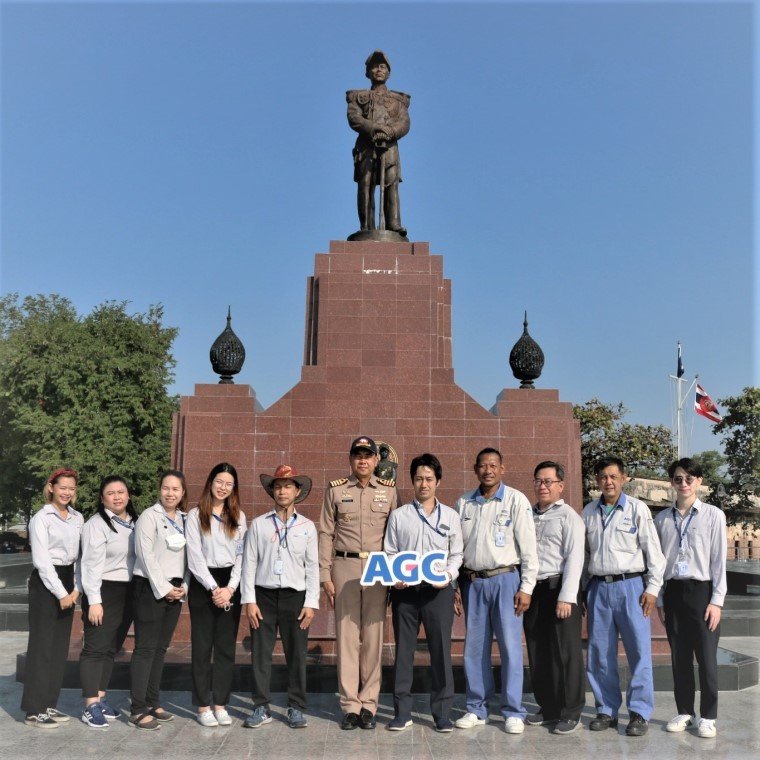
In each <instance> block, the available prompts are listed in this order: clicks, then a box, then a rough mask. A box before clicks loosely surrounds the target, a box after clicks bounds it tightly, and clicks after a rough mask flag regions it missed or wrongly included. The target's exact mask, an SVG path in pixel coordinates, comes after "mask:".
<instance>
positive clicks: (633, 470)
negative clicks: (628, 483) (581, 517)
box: [573, 398, 674, 501]
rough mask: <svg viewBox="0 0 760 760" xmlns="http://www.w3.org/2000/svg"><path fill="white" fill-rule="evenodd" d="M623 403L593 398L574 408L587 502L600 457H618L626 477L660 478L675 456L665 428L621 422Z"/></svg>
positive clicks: (623, 412) (593, 484) (624, 409)
mask: <svg viewBox="0 0 760 760" xmlns="http://www.w3.org/2000/svg"><path fill="white" fill-rule="evenodd" d="M626 414H627V409H626V408H625V407H624V406H623V404H622V403H618V404H605V403H604V402H602V401H600V400H599V399H597V398H592V399H591V400H590V401H587V402H586V403H585V404H576V405H575V406H573V416H574V417H575V419H577V420H579V421H580V424H581V471H582V474H583V498H584V501H588V500H589V499H590V498H591V496H590V491H591V490H592V489H593V488H594V487H595V479H594V463H595V462H596V461H597V460H598V459H599V458H600V457H602V456H617V457H620V458H621V459H622V460H623V461H624V462H625V464H626V467H627V470H628V474H629V475H637V474H638V475H640V476H651V475H658V476H660V477H662V476H663V475H664V474H665V468H666V467H667V466H668V465H669V464H670V463H671V461H672V460H673V457H674V447H673V439H672V434H671V432H670V430H669V429H668V428H667V427H665V426H664V425H631V424H630V423H627V422H623V421H622V420H623V417H625V415H626Z"/></svg>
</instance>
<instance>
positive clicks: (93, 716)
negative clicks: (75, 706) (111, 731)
mask: <svg viewBox="0 0 760 760" xmlns="http://www.w3.org/2000/svg"><path fill="white" fill-rule="evenodd" d="M82 723H86V724H87V725H88V726H89V727H90V728H108V721H107V720H106V716H105V715H103V710H102V709H101V707H100V702H95V703H94V704H92V705H90V706H89V707H85V710H84V712H83V713H82Z"/></svg>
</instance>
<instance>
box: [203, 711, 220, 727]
mask: <svg viewBox="0 0 760 760" xmlns="http://www.w3.org/2000/svg"><path fill="white" fill-rule="evenodd" d="M198 723H200V724H201V725H202V726H205V727H206V728H214V727H215V726H218V725H219V721H218V720H217V719H216V718H215V717H214V713H212V712H211V710H206V711H205V712H202V713H198Z"/></svg>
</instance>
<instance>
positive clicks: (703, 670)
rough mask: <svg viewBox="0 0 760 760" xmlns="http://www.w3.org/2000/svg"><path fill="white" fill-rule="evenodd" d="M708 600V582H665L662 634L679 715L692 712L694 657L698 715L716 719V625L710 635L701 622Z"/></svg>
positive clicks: (710, 594) (709, 583)
mask: <svg viewBox="0 0 760 760" xmlns="http://www.w3.org/2000/svg"><path fill="white" fill-rule="evenodd" d="M711 597H712V582H711V581H695V580H676V579H675V578H674V579H672V580H669V581H667V582H666V585H665V592H664V594H663V606H664V607H665V630H666V632H667V634H668V643H669V644H670V659H671V663H672V665H673V682H674V687H673V693H674V696H675V698H676V708H677V709H678V713H679V714H680V715H695V714H696V713H695V712H694V692H695V685H694V657H695V656H696V658H697V665H698V667H699V690H700V697H699V715H700V717H702V718H709V719H711V720H714V719H715V718H717V717H718V640H719V639H720V624H719V625H718V627H717V628H716V629H715V630H714V631H711V630H710V629H709V628H708V627H707V623H706V622H705V620H704V617H705V610H706V609H707V605H708V604H710V598H711Z"/></svg>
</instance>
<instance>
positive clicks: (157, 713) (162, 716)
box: [148, 707, 174, 723]
mask: <svg viewBox="0 0 760 760" xmlns="http://www.w3.org/2000/svg"><path fill="white" fill-rule="evenodd" d="M148 712H149V713H150V714H151V715H152V716H153V717H154V718H155V719H156V720H157V721H158V722H159V723H168V722H169V721H170V720H174V716H173V715H172V714H171V713H170V712H166V710H164V708H163V707H151V708H150V710H149V711H148Z"/></svg>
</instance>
